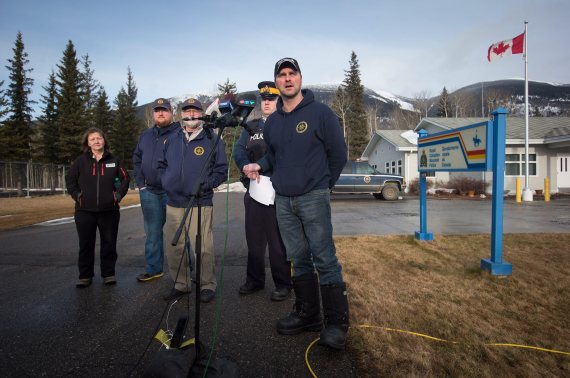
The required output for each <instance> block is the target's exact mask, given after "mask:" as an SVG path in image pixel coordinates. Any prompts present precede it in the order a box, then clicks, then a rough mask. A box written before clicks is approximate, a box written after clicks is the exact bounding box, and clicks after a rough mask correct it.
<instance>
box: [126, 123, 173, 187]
mask: <svg viewBox="0 0 570 378" xmlns="http://www.w3.org/2000/svg"><path fill="white" fill-rule="evenodd" d="M179 129H180V123H178V122H173V123H171V124H170V125H168V126H166V127H158V126H156V125H155V126H154V127H153V128H152V129H147V130H145V131H144V132H143V133H142V134H141V136H140V139H139V143H138V144H137V147H136V148H135V152H134V153H133V166H134V176H135V182H136V184H137V187H138V188H139V189H142V188H146V189H147V190H150V191H151V192H153V193H154V194H162V193H164V189H163V188H162V184H161V182H160V175H159V173H158V158H159V157H160V156H161V153H162V148H163V146H164V141H165V140H166V138H168V136H169V135H170V134H171V133H173V132H175V131H176V130H179Z"/></svg>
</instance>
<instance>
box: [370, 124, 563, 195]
mask: <svg viewBox="0 0 570 378" xmlns="http://www.w3.org/2000/svg"><path fill="white" fill-rule="evenodd" d="M487 120H488V119H487V118H424V119H422V120H421V121H420V123H418V125H417V126H416V127H415V129H414V132H416V135H415V138H414V136H412V135H411V134H413V133H412V132H411V131H403V130H380V131H377V132H376V134H374V136H373V137H372V139H371V140H370V142H369V143H368V145H367V146H366V149H365V150H364V152H363V154H362V158H363V159H367V160H368V162H369V163H370V164H371V165H372V166H374V167H375V168H376V169H377V170H378V171H380V172H389V173H396V174H400V175H403V176H404V177H405V178H406V181H407V182H410V181H411V180H413V179H415V178H417V177H419V174H418V161H417V131H419V130H421V129H424V130H425V131H427V132H428V135H429V134H434V133H437V132H442V131H448V130H453V129H456V128H458V127H462V126H467V125H471V124H474V123H479V122H483V121H487ZM506 134H507V137H506V146H505V148H506V151H505V153H506V156H505V190H509V191H514V190H515V186H516V178H517V177H521V178H522V182H523V185H524V176H525V170H524V158H525V146H524V141H525V135H524V134H525V125H524V118H509V117H507V133H506ZM528 142H529V162H530V165H529V167H530V170H529V186H530V188H531V189H533V190H538V189H540V190H542V189H543V188H544V179H545V178H549V179H550V191H551V193H558V192H570V169H569V168H570V167H569V165H570V117H532V118H529V135H528ZM453 175H463V176H469V177H473V178H475V179H479V180H483V181H484V182H488V183H491V181H492V176H493V174H492V172H437V173H435V174H432V176H435V179H437V180H439V181H447V180H449V178H450V177H452V176H453ZM487 192H488V193H490V192H491V185H489V186H488V187H487Z"/></svg>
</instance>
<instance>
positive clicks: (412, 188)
mask: <svg viewBox="0 0 570 378" xmlns="http://www.w3.org/2000/svg"><path fill="white" fill-rule="evenodd" d="M433 185H434V182H433V180H426V189H430V188H432V187H433ZM419 193H420V179H419V177H416V178H415V179H413V180H412V181H410V182H409V183H408V194H413V195H417V194H419Z"/></svg>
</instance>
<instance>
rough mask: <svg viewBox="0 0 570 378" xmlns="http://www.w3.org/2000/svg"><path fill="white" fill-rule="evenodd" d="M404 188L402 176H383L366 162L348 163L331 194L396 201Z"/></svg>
mask: <svg viewBox="0 0 570 378" xmlns="http://www.w3.org/2000/svg"><path fill="white" fill-rule="evenodd" d="M404 187H405V185H404V178H403V177H402V176H398V175H391V174H382V173H380V172H378V171H377V170H375V169H374V168H373V167H371V166H370V164H368V162H366V161H348V162H347V163H346V166H345V167H344V169H343V170H342V173H341V175H340V177H339V179H338V181H337V182H336V184H335V186H334V187H333V188H332V190H331V193H352V194H354V193H359V194H362V193H369V194H372V195H373V196H374V197H375V198H377V199H385V200H387V201H395V200H397V199H398V197H399V195H400V192H401V191H402V189H403V188H404Z"/></svg>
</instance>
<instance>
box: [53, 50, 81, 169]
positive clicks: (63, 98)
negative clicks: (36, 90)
mask: <svg viewBox="0 0 570 378" xmlns="http://www.w3.org/2000/svg"><path fill="white" fill-rule="evenodd" d="M57 68H58V69H59V71H58V73H57V85H58V87H59V90H58V96H57V109H58V123H59V134H60V135H59V141H58V143H57V147H58V150H59V152H60V157H59V161H60V162H62V163H70V162H72V161H73V160H74V159H75V158H76V157H77V156H78V155H79V154H80V153H81V151H82V148H81V137H82V135H83V133H84V132H85V131H86V129H87V128H86V127H85V122H84V121H85V119H84V115H83V111H84V104H83V93H82V83H83V78H82V74H81V72H80V71H79V60H78V59H77V57H76V52H75V47H74V46H73V42H71V41H68V43H67V46H66V48H65V50H64V52H63V57H62V58H61V61H60V64H59V65H58V66H57Z"/></svg>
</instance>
